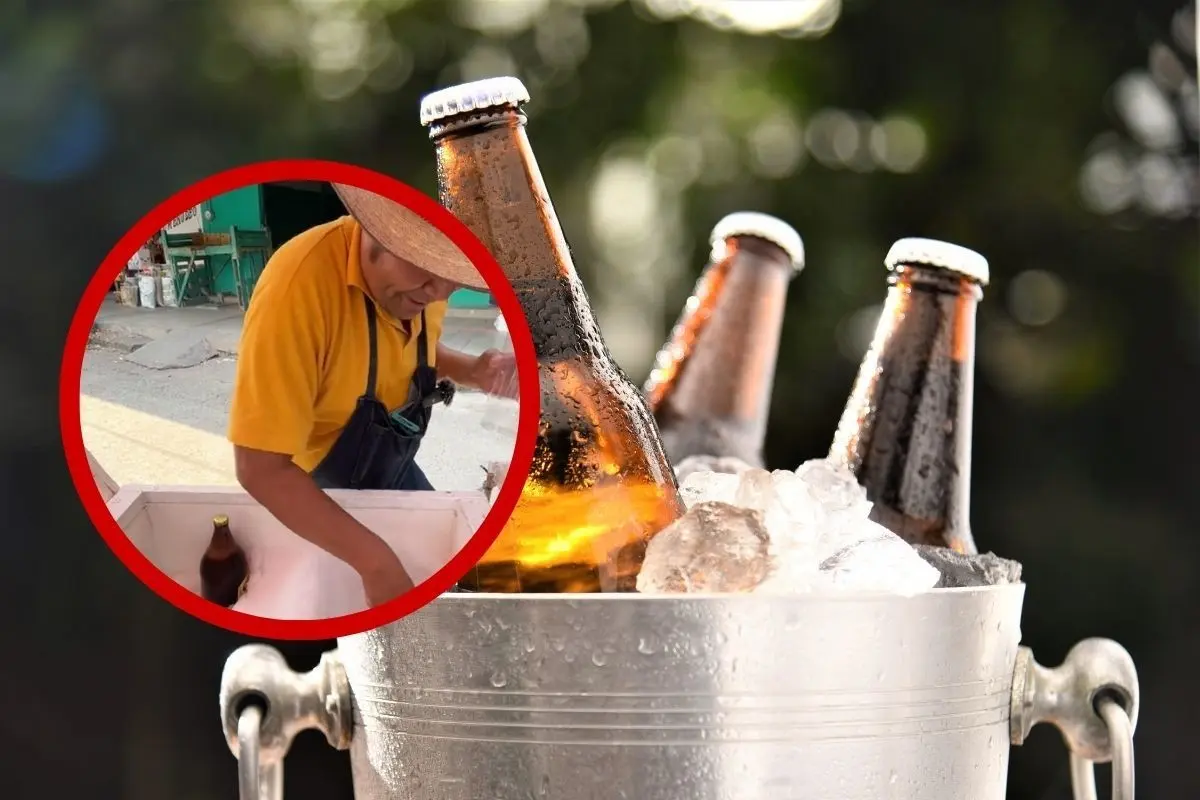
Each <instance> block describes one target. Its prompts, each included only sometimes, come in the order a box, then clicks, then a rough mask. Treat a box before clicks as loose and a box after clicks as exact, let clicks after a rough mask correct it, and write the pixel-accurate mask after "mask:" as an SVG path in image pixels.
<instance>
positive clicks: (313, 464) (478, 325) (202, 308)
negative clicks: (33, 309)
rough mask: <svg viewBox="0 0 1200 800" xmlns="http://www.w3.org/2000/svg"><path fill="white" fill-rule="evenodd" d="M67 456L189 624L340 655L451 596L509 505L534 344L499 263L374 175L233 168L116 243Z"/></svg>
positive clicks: (76, 353)
mask: <svg viewBox="0 0 1200 800" xmlns="http://www.w3.org/2000/svg"><path fill="white" fill-rule="evenodd" d="M60 408H61V424H62V435H63V441H64V444H65V448H66V455H67V461H68V465H69V467H70V470H71V474H72V477H73V479H74V481H75V484H76V488H77V489H78V491H79V495H80V498H81V499H82V501H83V503H84V505H85V507H86V508H87V511H88V514H89V516H90V517H91V519H92V521H93V522H94V524H95V525H96V528H97V529H98V530H99V531H100V533H101V534H102V535H103V536H104V538H105V539H106V541H107V542H108V544H109V546H110V547H111V548H112V550H113V552H114V553H115V554H116V555H117V557H118V558H120V559H121V560H122V561H123V562H124V563H125V564H126V566H128V567H129V569H130V570H131V571H133V572H134V574H135V575H137V577H138V578H139V579H141V580H142V581H143V582H144V583H145V584H146V585H147V586H149V587H150V588H151V589H153V590H154V591H155V592H157V593H158V594H159V595H160V596H162V597H163V598H164V599H165V600H167V601H168V602H170V603H172V604H173V605H175V606H177V607H178V608H180V609H181V610H183V611H185V612H187V613H189V614H191V615H193V616H195V617H198V618H200V619H203V620H205V621H206V622H210V623H212V624H214V625H218V626H221V627H223V628H227V629H230V630H234V631H237V632H240V633H245V634H249V635H255V636H267V637H271V638H276V639H328V638H335V637H339V636H345V635H349V634H353V633H358V632H361V631H364V630H367V629H370V628H374V627H377V626H379V625H382V624H386V623H388V622H392V621H394V620H396V619H398V618H400V617H401V616H403V615H405V614H407V613H409V612H411V611H414V610H416V609H417V608H420V607H421V606H422V605H424V604H425V603H427V602H429V601H430V600H432V599H433V598H434V597H436V596H438V595H439V594H441V593H443V592H445V591H447V590H450V589H451V588H452V587H453V586H454V585H455V584H456V582H458V581H459V580H460V579H461V578H462V577H463V575H464V574H465V573H467V571H468V570H469V569H470V568H471V567H473V566H474V564H475V563H476V561H477V560H478V559H479V558H480V557H481V556H482V555H483V553H484V552H485V551H486V550H487V549H488V548H489V546H490V545H491V544H492V542H493V541H494V540H495V538H496V536H497V535H498V534H499V532H500V530H501V528H502V527H503V526H504V524H505V522H506V521H507V520H508V517H509V515H510V514H511V513H512V510H513V508H514V506H515V505H516V501H517V497H518V495H519V494H520V491H521V487H522V485H523V483H524V480H525V476H526V475H527V473H528V470H529V466H530V462H531V460H532V458H533V447H534V439H535V437H536V430H537V424H538V415H539V389H538V378H537V364H536V358H535V354H534V346H533V341H532V339H531V337H530V332H529V327H528V325H527V323H526V320H525V318H524V315H523V313H522V312H521V307H520V305H519V304H518V301H517V297H516V295H515V294H514V292H513V289H512V287H511V286H510V285H509V284H508V282H507V281H506V279H505V278H504V275H503V273H502V272H501V270H500V268H499V266H498V265H497V263H496V261H495V260H494V259H493V257H492V256H491V255H490V254H489V253H488V251H487V248H486V247H484V245H483V244H482V243H481V242H480V241H479V240H478V239H476V238H475V237H474V236H473V235H472V234H471V233H470V231H469V230H468V229H467V228H466V226H464V225H463V224H462V223H461V222H460V221H459V220H458V219H456V218H455V217H454V215H453V214H451V213H450V212H449V211H447V210H446V209H445V208H443V207H442V206H441V205H440V204H439V203H438V202H437V201H436V200H434V199H433V198H431V197H428V196H426V195H424V194H422V193H421V192H419V191H417V190H416V189H413V188H411V187H409V186H406V185H404V184H402V183H400V182H398V181H396V180H393V179H391V178H388V177H386V176H384V175H381V174H379V173H375V172H372V171H370V170H366V169H362V168H358V167H354V166H349V165H344V164H338V163H333V162H325V161H273V162H266V163H261V164H255V165H250V166H246V167H241V168H238V169H234V170H230V171H227V172H223V173H221V174H219V175H215V176H212V177H211V178H208V179H206V180H204V181H201V182H200V183H197V184H195V185H193V186H190V187H188V188H186V189H184V190H183V191H180V192H179V193H178V194H176V195H174V196H173V197H171V198H169V199H168V200H166V201H165V202H163V203H162V204H161V205H160V206H158V207H157V208H155V209H154V210H152V211H151V212H150V213H148V214H147V215H146V216H145V217H144V218H143V219H141V220H140V221H138V222H137V224H136V225H134V226H133V228H132V229H131V230H130V231H129V232H128V233H127V234H126V235H125V236H124V237H122V238H121V240H120V241H119V242H118V243H117V244H116V245H115V246H114V247H113V249H112V250H111V252H110V253H109V255H108V257H107V258H106V259H105V260H104V262H103V264H101V266H100V268H99V270H98V271H97V273H96V275H95V277H94V278H93V279H92V281H91V283H90V284H89V285H88V287H87V289H86V291H85V293H84V296H83V298H82V299H81V301H80V303H79V306H78V308H77V310H76V312H75V318H74V321H73V322H72V325H71V329H70V333H69V335H68V341H67V346H66V350H65V353H64V357H63V365H62V374H61V387H60Z"/></svg>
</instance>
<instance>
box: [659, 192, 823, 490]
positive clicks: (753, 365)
mask: <svg viewBox="0 0 1200 800" xmlns="http://www.w3.org/2000/svg"><path fill="white" fill-rule="evenodd" d="M709 243H710V244H711V245H712V252H711V255H710V257H709V261H708V265H707V266H706V267H705V268H704V272H703V273H701V275H700V280H699V281H698V282H697V284H696V288H695V290H694V291H693V293H692V296H691V297H690V298H688V301H687V304H686V305H685V306H684V310H683V314H682V315H681V316H680V318H679V321H678V322H677V323H676V324H675V327H674V329H672V331H671V338H670V340H669V341H668V342H667V344H666V345H665V346H664V347H663V349H662V350H661V351H659V353H658V356H657V357H656V358H655V364H654V369H653V370H652V371H651V373H650V379H649V380H648V381H647V382H646V386H645V389H644V391H645V394H646V402H647V403H648V404H649V406H650V411H651V412H652V413H653V414H654V417H655V419H656V420H657V422H658V431H659V435H660V436H661V437H662V442H663V448H664V449H665V450H666V452H667V457H668V458H670V460H671V463H673V464H679V463H680V462H681V461H683V460H684V459H685V458H688V457H689V456H715V457H718V458H723V457H731V458H737V459H740V460H742V461H744V462H746V463H747V464H749V465H751V466H754V467H762V465H763V456H762V450H763V443H764V441H765V439H766V433H767V416H768V414H769V412H770V405H771V387H772V384H773V383H774V378H775V362H776V359H777V358H778V356H779V335H780V333H781V332H782V330H783V310H784V304H785V303H786V301H787V290H788V284H789V282H790V281H791V279H792V277H793V276H794V275H795V274H796V273H797V272H799V271H800V270H801V269H803V267H804V243H803V242H802V241H801V239H800V235H799V234H798V233H796V231H795V230H794V229H793V228H792V227H791V226H790V225H788V224H787V223H786V222H784V221H783V220H780V219H777V218H776V217H771V216H768V215H766V214H757V213H753V212H745V211H743V212H739V213H736V214H730V215H729V216H727V217H725V218H724V219H722V220H721V221H720V222H718V223H717V225H716V226H715V227H714V228H713V231H712V235H711V236H710V237H709Z"/></svg>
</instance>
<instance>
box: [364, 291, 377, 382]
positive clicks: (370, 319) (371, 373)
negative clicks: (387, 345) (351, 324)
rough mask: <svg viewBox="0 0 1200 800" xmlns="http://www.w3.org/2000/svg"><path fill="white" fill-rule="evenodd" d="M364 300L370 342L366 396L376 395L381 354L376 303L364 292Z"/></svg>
mask: <svg viewBox="0 0 1200 800" xmlns="http://www.w3.org/2000/svg"><path fill="white" fill-rule="evenodd" d="M363 302H365V303H366V304H367V341H368V342H369V350H368V356H367V359H368V361H367V390H366V391H365V392H364V393H363V394H364V395H365V396H366V397H370V398H374V397H375V379H376V378H377V377H378V375H377V371H378V370H377V366H378V364H377V362H378V360H379V359H378V356H379V342H378V332H377V331H376V329H375V304H374V303H373V302H371V298H370V297H367V295H366V293H364V294H363Z"/></svg>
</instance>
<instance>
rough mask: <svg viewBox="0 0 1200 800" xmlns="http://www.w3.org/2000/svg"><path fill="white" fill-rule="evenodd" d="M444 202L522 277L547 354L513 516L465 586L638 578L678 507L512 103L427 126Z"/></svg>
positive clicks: (628, 587)
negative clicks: (528, 460) (529, 457)
mask: <svg viewBox="0 0 1200 800" xmlns="http://www.w3.org/2000/svg"><path fill="white" fill-rule="evenodd" d="M430 136H431V138H432V139H433V140H434V142H435V149H436V154H437V163H438V186H439V191H440V196H441V201H442V204H443V205H445V206H446V207H447V208H448V209H450V211H452V212H453V213H454V214H455V215H456V216H457V217H458V218H459V219H460V220H462V221H463V222H464V223H465V224H466V225H467V227H468V228H470V229H471V231H472V232H473V233H474V234H475V235H476V236H478V237H479V239H480V240H482V241H483V243H484V244H485V245H487V247H488V249H489V250H490V251H491V253H492V254H493V256H495V258H496V260H497V261H498V262H499V264H500V266H501V267H502V268H503V270H504V273H505V275H506V276H507V277H508V279H509V281H510V282H511V284H512V287H513V289H514V290H515V291H516V294H517V297H518V299H519V300H520V303H521V307H522V309H523V311H524V312H525V317H526V319H527V321H528V323H529V328H530V331H531V333H532V334H533V343H534V348H535V350H536V353H537V358H538V378H539V381H540V388H541V419H540V422H539V425H538V436H537V444H536V448H535V451H534V458H533V464H532V467H531V469H530V473H529V477H528V479H527V481H526V483H525V486H524V488H523V489H522V492H521V496H520V499H519V501H518V503H517V506H516V509H515V510H514V512H513V515H512V517H511V518H510V519H509V521H508V523H507V525H506V526H505V528H504V530H503V532H502V533H501V534H500V536H499V538H497V540H496V542H495V544H494V545H493V546H492V547H491V548H490V549H489V550H488V552H487V553H486V554H485V555H484V557H483V558H482V559H481V560H480V562H479V564H478V565H477V567H476V568H475V569H474V570H473V571H472V572H471V573H468V575H467V576H466V577H465V578H464V579H463V580H462V581H461V582H460V585H459V586H460V589H462V590H465V591H482V592H598V591H634V589H635V583H636V579H637V573H638V570H639V569H640V567H641V562H642V558H643V557H644V554H645V546H646V543H647V542H648V541H649V539H650V537H651V536H653V535H654V534H655V533H657V532H658V531H659V530H661V529H662V528H663V527H665V526H666V525H668V524H670V523H671V522H672V521H674V520H675V519H676V518H678V517H679V516H680V515H681V514H682V512H683V507H682V503H681V501H680V499H679V493H678V487H677V484H676V482H675V474H674V471H673V470H672V469H671V466H670V464H669V463H668V461H667V458H666V455H665V454H664V452H663V449H662V446H661V444H660V443H659V440H658V435H657V431H656V427H655V424H654V419H653V417H652V416H651V414H650V412H649V411H648V410H647V408H646V403H645V401H644V399H643V398H642V396H641V393H640V392H639V390H638V388H637V387H636V386H635V385H634V384H633V383H631V382H630V380H629V378H628V377H626V375H625V373H624V372H623V371H622V370H621V369H620V368H619V367H618V366H617V365H616V363H615V362H614V361H613V359H612V357H611V356H610V355H609V352H608V349H607V347H606V346H605V344H604V341H603V339H602V338H601V336H600V330H599V328H598V326H597V325H596V321H595V319H594V318H593V316H592V312H591V307H590V306H589V304H588V300H587V295H586V293H585V291H584V288H583V285H582V284H581V283H580V280H579V277H578V275H577V274H576V272H575V267H574V264H573V262H572V260H571V254H570V251H569V250H568V248H567V243H566V241H565V239H564V238H563V233H562V229H561V228H560V226H559V222H558V217H557V215H556V214H555V212H554V208H553V206H552V205H551V202H550V197H549V195H548V194H547V192H546V187H545V185H544V184H543V181H542V175H541V171H540V170H539V168H538V165H537V161H536V159H535V158H534V155H533V151H532V149H531V148H530V145H529V140H528V138H527V136H526V132H525V118H524V115H523V114H521V113H520V111H519V110H518V109H517V108H516V107H515V106H503V107H500V108H491V109H486V110H483V111H479V112H474V113H472V114H462V115H459V116H456V117H449V118H447V119H443V120H441V121H440V122H438V123H436V124H434V125H432V126H431V130H430Z"/></svg>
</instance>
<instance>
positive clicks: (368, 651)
mask: <svg viewBox="0 0 1200 800" xmlns="http://www.w3.org/2000/svg"><path fill="white" fill-rule="evenodd" d="M1024 592H1025V587H1024V586H1023V585H1013V586H1001V587H990V588H978V589H943V590H934V591H930V592H927V593H925V594H922V595H919V596H916V597H912V598H898V597H895V596H880V595H874V594H871V595H867V594H832V595H807V596H793V597H769V596H757V595H731V596H719V597H718V596H709V597H704V596H686V597H684V596H681V597H657V596H654V597H651V596H640V595H637V594H628V595H481V594H448V595H444V596H442V597H440V598H439V599H437V600H436V601H434V602H433V603H431V604H430V605H428V606H426V607H425V608H424V609H422V610H421V611H419V612H417V613H415V614H412V615H411V616H409V617H407V618H405V619H403V620H400V621H398V622H396V623H393V624H391V625H388V626H386V627H383V628H379V629H377V630H374V631H369V632H367V633H364V634H360V635H357V636H350V637H346V638H344V639H341V640H339V648H338V649H337V650H336V651H333V652H330V653H326V654H325V656H324V658H323V660H322V662H321V664H320V665H319V666H318V667H317V668H316V669H315V670H313V671H312V672H311V673H307V674H303V675H300V674H297V673H294V672H292V671H291V670H289V669H288V667H287V665H286V663H284V661H283V659H282V657H281V656H280V655H279V653H278V652H277V651H275V650H274V649H272V648H269V647H266V646H263V645H249V646H246V647H243V648H241V649H239V650H238V651H236V652H235V653H233V655H231V656H230V658H229V660H228V662H227V663H226V666H225V673H224V676H223V680H222V686H221V717H222V721H223V724H224V728H225V733H226V736H227V739H228V742H229V746H230V748H231V749H232V751H233V753H234V754H235V755H236V756H238V759H239V771H240V775H241V786H242V795H241V796H242V798H243V800H249V798H254V797H256V798H270V800H279V798H281V797H282V760H283V757H284V755H285V754H286V752H287V749H288V747H289V745H290V743H291V739H292V737H293V736H294V735H295V734H296V733H297V732H299V731H300V730H303V729H306V728H318V729H320V730H322V731H324V733H325V735H326V737H327V738H328V739H329V742H330V743H331V744H332V745H333V746H335V747H338V748H347V747H348V748H349V749H350V751H351V762H352V764H353V781H354V792H355V796H356V797H357V798H359V800H385V798H387V799H388V800H400V798H404V800H426V799H428V800H434V798H436V799H437V800H530V799H532V798H553V799H554V800H607V798H625V799H627V800H756V799H757V798H763V799H764V800H766V799H767V798H769V799H770V800H785V799H786V798H796V799H797V800H800V799H803V800H814V799H815V798H819V799H820V800H881V798H888V799H889V800H963V799H964V798H969V800H1001V798H1003V797H1004V794H1005V784H1006V775H1007V767H1008V753H1009V746H1010V743H1012V744H1020V743H1021V742H1022V741H1024V738H1025V736H1026V735H1027V734H1028V732H1029V729H1030V727H1031V726H1033V725H1035V724H1037V723H1038V722H1042V721H1047V722H1051V723H1053V724H1054V725H1055V726H1057V727H1058V728H1059V729H1060V730H1061V731H1062V733H1063V736H1064V738H1065V740H1066V742H1067V744H1068V746H1069V748H1070V751H1071V754H1072V762H1073V769H1072V776H1073V779H1074V781H1075V790H1076V797H1077V798H1080V800H1083V799H1084V798H1093V797H1094V796H1095V785H1094V782H1093V777H1092V768H1091V762H1103V761H1109V760H1112V761H1113V762H1114V781H1113V785H1114V796H1116V797H1120V798H1132V797H1133V771H1132V770H1133V757H1132V731H1133V727H1134V725H1135V723H1136V719H1137V713H1138V683H1137V675H1136V672H1135V670H1134V666H1133V663H1132V660H1131V659H1130V657H1129V655H1128V653H1126V652H1125V650H1124V649H1122V648H1121V647H1120V645H1118V644H1116V643H1115V642H1111V641H1108V640H1103V639H1090V640H1086V641H1084V642H1081V643H1080V644H1078V645H1077V646H1076V647H1075V648H1074V649H1073V650H1072V651H1071V653H1070V654H1069V655H1068V656H1067V658H1066V660H1065V662H1064V664H1063V665H1062V666H1061V667H1058V668H1057V669H1045V668H1043V667H1041V666H1039V665H1037V664H1036V663H1035V662H1034V660H1033V658H1032V654H1031V653H1030V651H1029V650H1028V649H1027V648H1023V647H1020V646H1019V641H1020V636H1021V634H1020V618H1021V604H1022V600H1023V598H1024ZM248 699H257V700H258V701H259V702H258V703H253V702H249V701H248Z"/></svg>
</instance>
